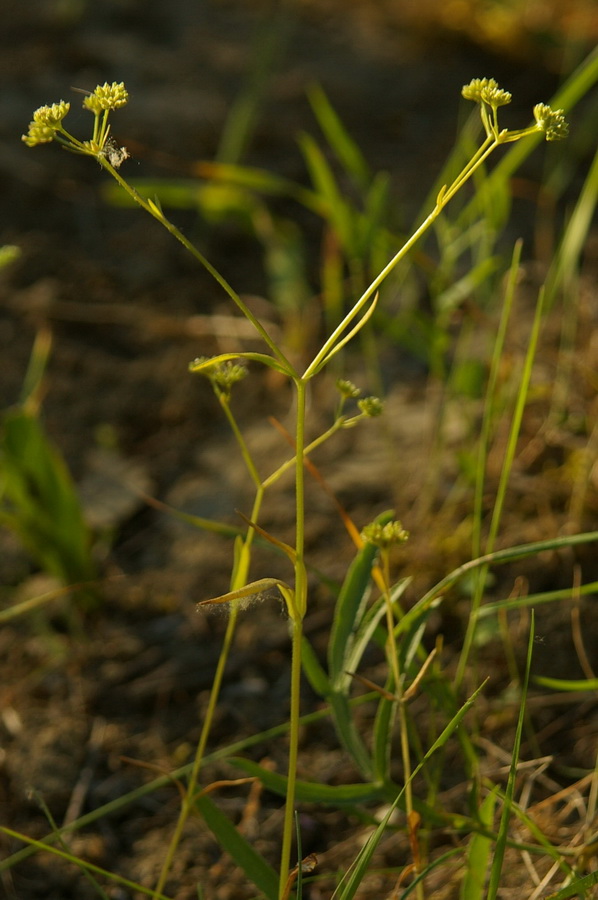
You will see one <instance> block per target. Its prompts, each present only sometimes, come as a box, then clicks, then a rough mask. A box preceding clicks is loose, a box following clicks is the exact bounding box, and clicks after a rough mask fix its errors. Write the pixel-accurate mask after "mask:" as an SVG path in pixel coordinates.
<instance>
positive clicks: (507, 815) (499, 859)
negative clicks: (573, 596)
mask: <svg viewBox="0 0 598 900" xmlns="http://www.w3.org/2000/svg"><path fill="white" fill-rule="evenodd" d="M534 634H535V617H534V612H533V610H532V614H531V622H530V629H529V639H528V643H527V657H526V662H525V674H524V677H523V684H522V686H521V705H520V708H519V716H518V719H517V728H516V730H515V740H514V743H513V751H512V754H511V767H510V771H509V780H508V782H507V789H506V791H505V799H504V804H503V810H502V815H501V819H500V826H499V829H498V838H497V840H496V849H495V851H494V859H493V861H492V869H491V870H490V883H489V886H488V895H487V900H496V897H497V895H498V889H499V887H500V875H501V871H502V866H503V861H504V856H505V850H506V846H507V837H508V833H509V823H510V820H511V808H512V805H513V798H514V796H515V782H516V778H517V764H518V762H519V753H520V751H521V738H522V735H523V725H524V722H525V702H526V699H527V691H528V687H529V678H530V671H531V666H532V655H533V648H534Z"/></svg>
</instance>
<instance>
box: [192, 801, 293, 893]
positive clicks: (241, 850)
mask: <svg viewBox="0 0 598 900" xmlns="http://www.w3.org/2000/svg"><path fill="white" fill-rule="evenodd" d="M195 805H196V806H197V809H198V810H199V812H200V813H201V815H202V816H203V818H204V820H205V822H206V824H207V826H208V828H209V829H210V831H211V832H212V834H213V835H214V836H215V837H216V839H217V841H218V843H219V844H220V846H221V847H222V848H223V850H226V852H227V853H229V854H230V855H231V856H232V858H233V859H234V861H235V862H236V864H237V865H238V866H239V867H240V868H241V869H243V871H244V872H245V874H246V875H247V877H248V878H249V880H250V881H252V882H253V884H255V886H256V887H257V888H259V890H260V891H262V892H263V893H264V894H265V896H266V897H267V898H268V900H277V897H278V876H277V874H276V872H275V871H274V869H273V868H272V867H271V866H270V865H269V864H268V863H267V862H266V860H265V859H264V857H263V856H261V854H259V853H258V852H257V850H254V848H253V847H252V846H251V844H250V843H248V841H246V840H245V838H244V837H243V835H242V834H241V833H240V832H239V831H238V830H237V829H236V828H235V826H234V825H233V823H232V822H231V821H230V819H229V818H228V817H227V816H225V815H224V813H223V812H221V810H220V809H219V808H218V807H217V806H216V804H215V803H214V802H213V801H212V800H211V799H210V798H209V797H208V796H207V795H206V794H203V795H202V796H200V797H198V798H197V799H196V801H195Z"/></svg>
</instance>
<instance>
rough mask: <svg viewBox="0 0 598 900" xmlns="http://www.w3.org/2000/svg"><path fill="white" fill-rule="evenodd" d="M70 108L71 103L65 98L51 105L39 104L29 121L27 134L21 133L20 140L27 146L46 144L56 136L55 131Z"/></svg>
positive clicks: (58, 129)
mask: <svg viewBox="0 0 598 900" xmlns="http://www.w3.org/2000/svg"><path fill="white" fill-rule="evenodd" d="M70 108H71V104H70V103H67V102H66V101H65V100H61V101H60V103H53V104H52V106H40V108H39V109H36V110H35V112H34V113H33V119H32V121H31V122H30V123H29V129H28V131H27V134H24V135H22V137H21V140H22V141H24V142H25V143H26V144H27V146H28V147H35V146H36V144H47V143H49V142H50V141H53V140H54V138H55V137H56V132H57V131H60V130H61V128H62V120H63V119H64V117H65V116H66V114H67V113H68V111H69V109H70Z"/></svg>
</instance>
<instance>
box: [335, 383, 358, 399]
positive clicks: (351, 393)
mask: <svg viewBox="0 0 598 900" xmlns="http://www.w3.org/2000/svg"><path fill="white" fill-rule="evenodd" d="M336 389H337V391H338V392H339V393H340V394H342V396H343V397H345V398H346V399H347V400H355V399H356V398H357V397H359V395H360V394H361V391H360V390H359V388H358V387H356V386H355V385H354V384H353V382H352V381H347V380H346V379H344V378H339V379H338V381H337V382H336Z"/></svg>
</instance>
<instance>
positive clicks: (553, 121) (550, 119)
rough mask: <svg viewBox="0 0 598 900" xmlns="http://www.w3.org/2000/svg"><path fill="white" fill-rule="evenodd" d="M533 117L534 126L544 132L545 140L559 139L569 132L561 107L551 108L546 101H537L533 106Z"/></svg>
mask: <svg viewBox="0 0 598 900" xmlns="http://www.w3.org/2000/svg"><path fill="white" fill-rule="evenodd" d="M534 119H535V120H536V127H537V128H538V129H539V130H540V131H543V132H544V134H545V136H546V140H547V141H560V140H562V139H563V138H566V137H567V135H568V134H569V125H568V124H567V122H566V121H565V111H564V110H563V109H551V108H550V106H547V105H546V103H537V104H536V105H535V106H534Z"/></svg>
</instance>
